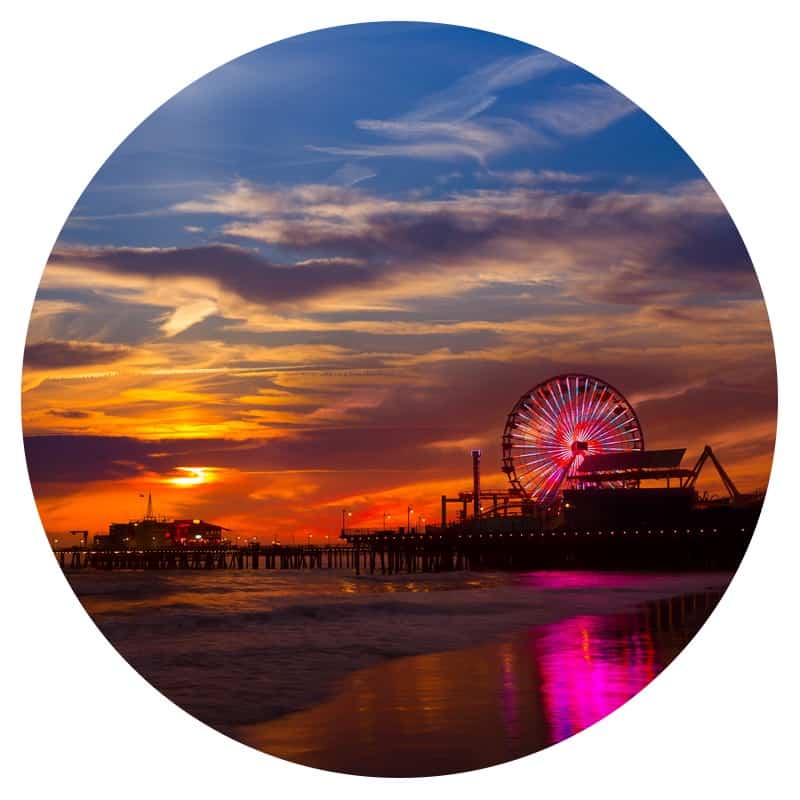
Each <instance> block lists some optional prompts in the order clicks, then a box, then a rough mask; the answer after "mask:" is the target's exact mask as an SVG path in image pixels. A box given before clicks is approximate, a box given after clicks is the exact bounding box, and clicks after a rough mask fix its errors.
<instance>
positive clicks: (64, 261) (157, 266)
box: [50, 245, 372, 335]
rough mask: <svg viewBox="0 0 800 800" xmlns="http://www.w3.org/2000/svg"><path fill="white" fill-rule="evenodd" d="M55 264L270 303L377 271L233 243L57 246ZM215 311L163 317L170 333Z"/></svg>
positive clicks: (205, 306)
mask: <svg viewBox="0 0 800 800" xmlns="http://www.w3.org/2000/svg"><path fill="white" fill-rule="evenodd" d="M50 263H51V264H53V265H54V266H61V267H69V266H72V267H75V268H79V269H90V270H94V271H97V272H101V273H103V272H106V273H111V274H120V275H135V276H140V277H144V278H149V279H152V280H154V281H155V280H165V279H190V278H200V279H207V280H211V281H213V283H215V284H216V285H217V286H219V287H221V288H222V289H224V290H227V291H229V292H232V293H234V294H237V295H239V296H240V297H244V298H247V299H250V300H252V301H255V302H261V303H266V304H280V303H284V302H291V301H296V300H300V299H303V298H308V297H313V296H317V295H322V294H325V293H326V292H329V291H332V290H335V289H338V288H342V287H347V286H354V285H360V284H364V283H366V282H369V281H370V280H372V275H371V274H370V273H369V272H368V271H366V270H365V269H363V268H362V267H361V266H360V265H358V264H357V263H355V262H353V261H349V260H348V261H342V260H337V261H336V262H333V263H331V262H330V261H325V260H319V261H318V260H306V261H305V262H304V263H303V264H302V265H285V264H278V263H275V262H272V261H270V260H269V259H267V258H264V257H263V256H261V255H259V254H257V253H255V252H253V251H250V250H245V249H243V248H240V247H236V246H233V245H206V246H201V247H183V248H181V247H176V248H163V249H158V248H133V247H118V248H111V247H109V248H69V249H58V250H56V251H54V253H53V254H52V256H51V258H50ZM210 313H213V308H212V303H211V302H204V301H201V300H198V301H197V302H194V303H190V304H189V305H187V306H184V307H179V308H178V309H176V311H175V312H174V313H173V314H172V315H170V317H169V318H168V319H167V320H166V321H165V322H164V325H165V332H167V333H168V334H170V335H174V334H175V333H178V332H180V331H181V330H185V328H186V327H188V326H189V325H191V324H195V323H196V322H198V321H200V320H201V319H203V318H205V317H207V316H208V315H209V314H210Z"/></svg>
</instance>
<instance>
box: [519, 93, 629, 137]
mask: <svg viewBox="0 0 800 800" xmlns="http://www.w3.org/2000/svg"><path fill="white" fill-rule="evenodd" d="M636 110H637V106H636V105H634V104H633V103H632V102H631V101H630V100H628V98H627V97H625V96H624V95H622V94H620V93H619V92H618V91H617V90H616V89H614V88H612V87H611V86H608V85H607V84H604V83H592V84H579V85H577V86H573V87H572V88H571V89H569V90H568V91H567V93H566V94H565V95H564V96H563V97H559V98H556V99H554V100H550V101H547V102H544V103H539V104H537V105H535V106H533V107H532V108H531V109H530V110H529V114H530V117H531V119H533V120H534V121H535V122H536V123H538V124H539V125H540V126H542V127H544V128H545V129H546V130H548V131H550V132H552V133H554V134H559V135H561V136H588V135H589V134H592V133H596V132H597V131H600V130H603V129H604V128H607V127H608V126H609V125H612V124H613V123H615V122H616V121H617V120H619V119H622V118H623V117H625V116H627V115H628V114H631V113H633V112H634V111H636Z"/></svg>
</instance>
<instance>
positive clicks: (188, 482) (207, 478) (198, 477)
mask: <svg viewBox="0 0 800 800" xmlns="http://www.w3.org/2000/svg"><path fill="white" fill-rule="evenodd" d="M175 469H176V470H177V471H178V472H181V473H183V474H181V475H177V476H175V477H174V478H167V479H166V481H165V483H169V484H171V485H172V486H179V487H181V488H183V487H188V486H200V485H201V484H203V483H211V482H212V480H213V479H214V478H213V473H214V470H213V469H211V468H209V467H176V468H175Z"/></svg>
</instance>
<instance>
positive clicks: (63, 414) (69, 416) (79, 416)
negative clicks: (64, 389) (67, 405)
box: [47, 408, 91, 419]
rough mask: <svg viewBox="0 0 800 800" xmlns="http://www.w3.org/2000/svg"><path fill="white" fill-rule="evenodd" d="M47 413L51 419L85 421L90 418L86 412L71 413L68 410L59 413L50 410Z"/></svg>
mask: <svg viewBox="0 0 800 800" xmlns="http://www.w3.org/2000/svg"><path fill="white" fill-rule="evenodd" d="M47 413H48V414H50V415H51V416H53V417H62V418H63V419H86V418H87V417H90V416H91V414H89V413H88V412H87V411H76V410H72V411H71V410H69V409H67V410H65V411H59V410H57V409H55V408H53V409H50V411H48V412H47Z"/></svg>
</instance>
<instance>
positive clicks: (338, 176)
mask: <svg viewBox="0 0 800 800" xmlns="http://www.w3.org/2000/svg"><path fill="white" fill-rule="evenodd" d="M377 174H378V173H377V172H376V171H375V170H374V169H370V168H369V167H365V166H363V165H361V164H352V163H349V162H348V163H347V164H342V166H341V167H339V169H337V170H336V172H334V173H333V175H332V176H331V182H332V183H338V184H341V185H342V186H355V185H356V184H357V183H361V182H362V181H366V180H369V179H370V178H374V177H375V176H376V175H377Z"/></svg>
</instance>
